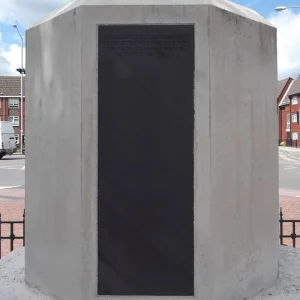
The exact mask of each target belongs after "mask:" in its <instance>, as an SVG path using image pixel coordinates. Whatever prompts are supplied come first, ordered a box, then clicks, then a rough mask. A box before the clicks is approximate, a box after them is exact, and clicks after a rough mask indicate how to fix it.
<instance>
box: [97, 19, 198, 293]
mask: <svg viewBox="0 0 300 300" xmlns="http://www.w3.org/2000/svg"><path fill="white" fill-rule="evenodd" d="M98 47H99V58H98V59H99V65H98V80H99V81H98V88H99V108H98V118H99V136H98V147H99V152H98V155H99V156H98V157H99V159H98V164H99V166H98V184H99V191H98V193H99V194H98V295H154V296H192V295H194V154H193V150H194V27H193V26H191V25H124V26H123V25H122V26H121V25H116V26H99V41H98Z"/></svg>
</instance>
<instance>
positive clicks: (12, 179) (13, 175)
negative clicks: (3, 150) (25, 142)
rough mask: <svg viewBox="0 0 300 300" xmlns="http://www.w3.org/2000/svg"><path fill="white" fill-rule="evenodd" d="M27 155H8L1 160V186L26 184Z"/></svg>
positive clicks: (22, 185) (21, 185)
mask: <svg viewBox="0 0 300 300" xmlns="http://www.w3.org/2000/svg"><path fill="white" fill-rule="evenodd" d="M24 166H25V157H24V156H23V155H7V156H4V157H3V158H2V159H1V160H0V188H5V187H15V186H20V187H24V186H25V170H23V169H22V168H23V167H24Z"/></svg>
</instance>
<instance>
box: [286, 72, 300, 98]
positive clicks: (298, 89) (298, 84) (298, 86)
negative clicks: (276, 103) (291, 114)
mask: <svg viewBox="0 0 300 300" xmlns="http://www.w3.org/2000/svg"><path fill="white" fill-rule="evenodd" d="M297 94H300V75H299V76H298V78H297V79H296V80H294V82H293V84H292V86H291V88H290V90H289V92H288V96H289V97H290V98H291V97H292V96H294V95H297Z"/></svg>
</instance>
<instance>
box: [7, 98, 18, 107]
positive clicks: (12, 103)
mask: <svg viewBox="0 0 300 300" xmlns="http://www.w3.org/2000/svg"><path fill="white" fill-rule="evenodd" d="M19 105H20V100H19V98H9V99H8V107H9V108H19Z"/></svg>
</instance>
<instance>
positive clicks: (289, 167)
mask: <svg viewBox="0 0 300 300" xmlns="http://www.w3.org/2000/svg"><path fill="white" fill-rule="evenodd" d="M297 168H298V167H293V166H287V167H285V168H284V169H285V170H292V169H297Z"/></svg>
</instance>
